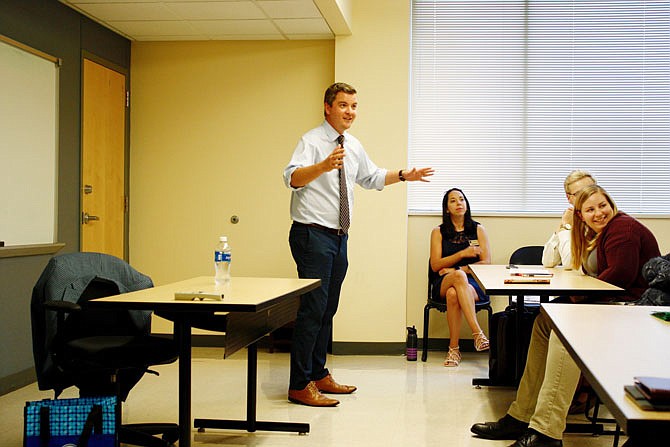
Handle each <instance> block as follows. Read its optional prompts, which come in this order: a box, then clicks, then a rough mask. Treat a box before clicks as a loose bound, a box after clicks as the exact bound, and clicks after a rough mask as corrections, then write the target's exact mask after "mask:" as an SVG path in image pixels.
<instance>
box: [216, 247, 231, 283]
mask: <svg viewBox="0 0 670 447" xmlns="http://www.w3.org/2000/svg"><path fill="white" fill-rule="evenodd" d="M230 261H231V256H230V245H228V238H227V237H226V236H221V237H219V243H218V244H217V245H216V248H215V249H214V281H216V283H217V284H218V285H227V284H229V283H230Z"/></svg>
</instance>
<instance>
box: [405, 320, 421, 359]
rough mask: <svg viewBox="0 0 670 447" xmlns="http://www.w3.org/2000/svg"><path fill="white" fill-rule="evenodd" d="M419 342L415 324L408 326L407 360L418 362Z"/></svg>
mask: <svg viewBox="0 0 670 447" xmlns="http://www.w3.org/2000/svg"><path fill="white" fill-rule="evenodd" d="M418 344H419V340H418V337H417V335H416V328H415V327H414V326H412V327H408V328H407V351H406V353H407V361H408V362H416V348H417V346H418Z"/></svg>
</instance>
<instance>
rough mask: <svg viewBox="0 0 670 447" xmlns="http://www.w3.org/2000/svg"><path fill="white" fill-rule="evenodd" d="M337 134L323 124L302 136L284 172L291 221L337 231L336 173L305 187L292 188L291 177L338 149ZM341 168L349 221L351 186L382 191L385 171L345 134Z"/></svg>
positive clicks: (327, 174) (338, 187)
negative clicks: (288, 189) (289, 201)
mask: <svg viewBox="0 0 670 447" xmlns="http://www.w3.org/2000/svg"><path fill="white" fill-rule="evenodd" d="M338 136H339V134H338V132H337V131H336V130H335V129H333V127H332V126H331V125H330V124H329V123H328V122H327V121H324V122H323V123H322V124H321V125H320V126H319V127H316V128H314V129H312V130H310V131H308V132H307V133H306V134H305V135H303V136H302V138H301V139H300V141H299V142H298V145H297V146H296V148H295V151H294V152H293V156H292V157H291V161H290V162H289V164H288V166H286V168H285V169H284V183H285V184H286V186H287V187H288V188H290V189H291V191H292V194H291V218H292V219H293V220H294V221H296V222H301V223H305V224H310V223H315V224H319V225H323V226H325V227H328V228H333V229H339V228H340V224H339V213H340V184H339V172H338V171H339V170H338V169H332V170H330V171H328V172H326V173H324V174H321V175H320V176H319V177H317V178H316V179H314V180H312V181H311V182H309V183H308V184H307V185H305V186H302V187H298V188H294V187H292V186H291V176H292V175H293V172H294V171H295V170H296V169H298V168H303V167H307V166H311V165H313V164H316V163H320V162H321V161H323V160H324V159H325V158H326V157H328V155H330V153H331V152H333V150H334V149H335V147H336V146H337V141H336V140H337V137H338ZM344 150H345V154H346V156H345V157H344V169H345V173H346V176H347V195H348V199H349V210H350V221H351V220H352V219H351V218H352V217H353V216H351V213H352V211H353V209H354V207H353V204H354V194H353V192H354V183H358V184H359V185H361V186H362V187H363V188H365V189H377V190H379V191H381V190H382V189H384V184H385V182H386V172H387V170H386V169H382V168H378V167H377V166H376V165H375V164H374V163H373V162H372V160H370V158H369V157H368V155H367V154H366V153H365V150H364V149H363V146H362V145H361V143H360V141H358V139H356V137H354V136H353V135H351V134H350V133H348V132H345V133H344Z"/></svg>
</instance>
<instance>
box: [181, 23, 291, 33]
mask: <svg viewBox="0 0 670 447" xmlns="http://www.w3.org/2000/svg"><path fill="white" fill-rule="evenodd" d="M190 23H191V24H192V25H193V27H194V28H195V29H196V30H197V31H199V32H200V33H202V34H207V35H212V36H213V35H224V34H228V35H230V34H239V35H242V36H248V35H253V34H258V35H260V34H264V35H270V36H273V35H277V36H281V33H280V32H279V30H278V29H277V27H276V26H274V24H273V23H272V21H271V20H267V19H266V20H198V21H194V22H190Z"/></svg>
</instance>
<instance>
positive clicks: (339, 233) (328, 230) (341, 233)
mask: <svg viewBox="0 0 670 447" xmlns="http://www.w3.org/2000/svg"><path fill="white" fill-rule="evenodd" d="M293 225H297V226H299V227H312V228H317V229H319V230H321V231H325V232H326V233H330V234H334V235H335V236H344V235H345V234H347V233H345V232H344V231H342V229H338V230H336V229H335V228H328V227H324V226H323V225H319V224H315V223H307V224H306V223H302V222H296V221H295V220H294V221H293Z"/></svg>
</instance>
